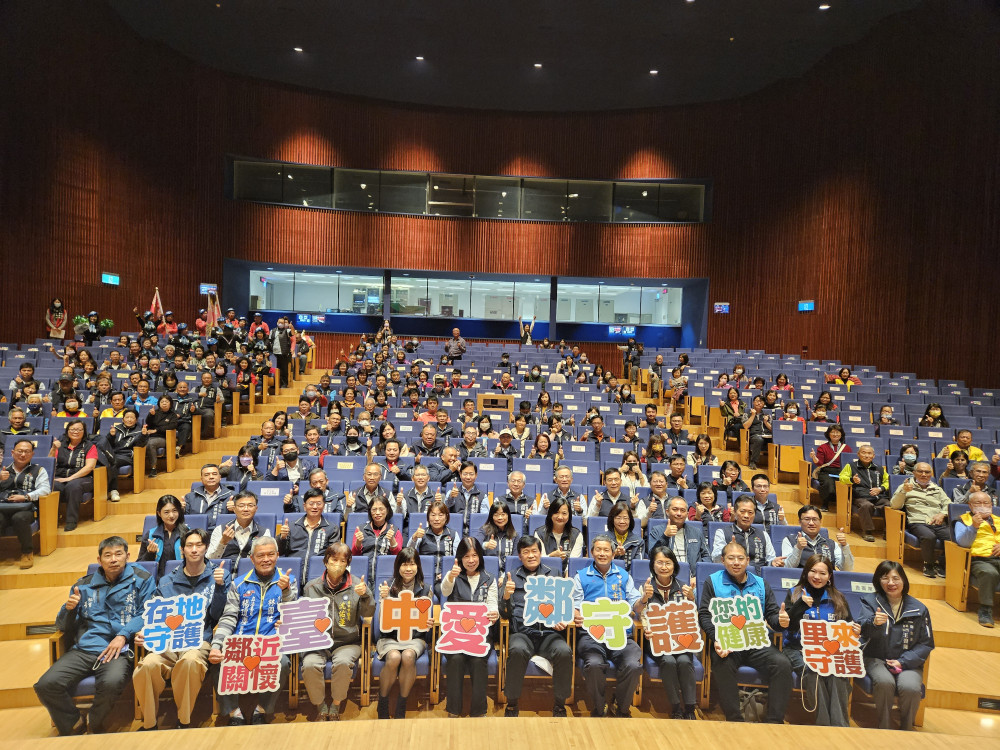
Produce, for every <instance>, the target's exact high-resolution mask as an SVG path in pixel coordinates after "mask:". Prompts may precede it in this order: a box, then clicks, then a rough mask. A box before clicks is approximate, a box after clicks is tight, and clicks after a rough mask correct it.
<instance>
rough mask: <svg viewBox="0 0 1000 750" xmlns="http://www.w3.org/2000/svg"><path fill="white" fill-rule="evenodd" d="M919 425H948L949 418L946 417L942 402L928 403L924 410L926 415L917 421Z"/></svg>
mask: <svg viewBox="0 0 1000 750" xmlns="http://www.w3.org/2000/svg"><path fill="white" fill-rule="evenodd" d="M917 426H918V427H948V420H947V419H945V417H944V412H943V411H942V410H941V404H937V403H935V404H928V405H927V408H926V409H925V410H924V415H923V416H922V417H921V418H920V421H919V422H917Z"/></svg>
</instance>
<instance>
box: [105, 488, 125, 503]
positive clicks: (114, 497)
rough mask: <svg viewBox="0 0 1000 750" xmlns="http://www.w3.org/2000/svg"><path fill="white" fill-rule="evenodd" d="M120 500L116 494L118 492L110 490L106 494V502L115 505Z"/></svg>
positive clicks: (119, 496) (120, 497)
mask: <svg viewBox="0 0 1000 750" xmlns="http://www.w3.org/2000/svg"><path fill="white" fill-rule="evenodd" d="M121 499H122V496H121V495H119V494H118V490H111V492H109V493H108V500H110V501H111V502H113V503H117V502H118V501H119V500H121Z"/></svg>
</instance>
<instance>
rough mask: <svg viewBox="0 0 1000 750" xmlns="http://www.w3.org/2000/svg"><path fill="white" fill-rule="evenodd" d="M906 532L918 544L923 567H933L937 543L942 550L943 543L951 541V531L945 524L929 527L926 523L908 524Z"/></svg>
mask: <svg viewBox="0 0 1000 750" xmlns="http://www.w3.org/2000/svg"><path fill="white" fill-rule="evenodd" d="M906 530H907V531H909V532H910V533H911V534H913V536H915V537H916V538H917V542H919V544H920V555H921V556H922V557H923V558H924V565H925V566H926V565H933V564H934V562H935V560H936V555H937V547H938V542H940V543H941V548H942V549H944V543H945V542H950V541H951V529H949V528H948V525H947V524H944V523H943V524H941V525H940V526H931V525H930V524H927V523H908V524H906Z"/></svg>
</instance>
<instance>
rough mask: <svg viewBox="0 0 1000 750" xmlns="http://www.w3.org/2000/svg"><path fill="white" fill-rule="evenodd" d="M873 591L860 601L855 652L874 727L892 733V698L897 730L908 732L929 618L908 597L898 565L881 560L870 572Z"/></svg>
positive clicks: (929, 635) (928, 642)
mask: <svg viewBox="0 0 1000 750" xmlns="http://www.w3.org/2000/svg"><path fill="white" fill-rule="evenodd" d="M872 585H873V586H874V587H875V591H874V593H871V594H866V595H865V596H863V597H862V598H861V612H860V613H859V614H858V622H859V623H861V648H862V649H864V652H865V672H867V673H868V677H869V678H870V679H871V681H872V691H873V693H874V696H875V713H877V714H878V728H879V729H892V699H893V696H895V697H896V702H897V703H898V704H899V728H900V729H904V730H909V729H913V721H914V719H916V716H917V711H918V710H919V709H920V698H921V695H922V687H923V669H924V662H925V661H927V659H928V657H929V656H930V655H931V650H932V649H933V648H934V631H933V630H932V629H931V616H930V613H929V612H928V611H927V607H925V606H924V605H923V604H922V603H921V602H919V601H917V600H916V599H914V598H913V597H912V596H910V581H909V580H908V579H907V577H906V571H904V570H903V566H902V565H900V564H899V563H897V562H893V561H892V560H883V561H882V562H880V563H879V564H878V566H877V567H876V568H875V572H874V573H873V574H872Z"/></svg>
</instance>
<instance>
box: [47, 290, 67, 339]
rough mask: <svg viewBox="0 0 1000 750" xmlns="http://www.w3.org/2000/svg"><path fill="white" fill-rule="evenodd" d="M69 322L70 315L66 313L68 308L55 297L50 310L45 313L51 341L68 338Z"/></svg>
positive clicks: (50, 304)
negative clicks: (67, 326)
mask: <svg viewBox="0 0 1000 750" xmlns="http://www.w3.org/2000/svg"><path fill="white" fill-rule="evenodd" d="M68 320H69V315H67V313H66V308H64V307H63V303H62V300H61V299H59V298H58V297H55V298H54V299H53V300H52V301H51V302H50V303H49V307H48V309H47V310H46V311H45V328H46V329H47V330H48V332H49V338H50V339H60V340H62V339H65V338H66V322H67V321H68Z"/></svg>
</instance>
